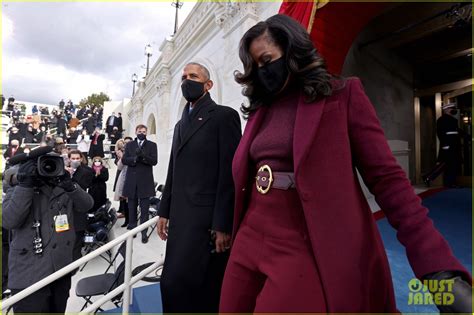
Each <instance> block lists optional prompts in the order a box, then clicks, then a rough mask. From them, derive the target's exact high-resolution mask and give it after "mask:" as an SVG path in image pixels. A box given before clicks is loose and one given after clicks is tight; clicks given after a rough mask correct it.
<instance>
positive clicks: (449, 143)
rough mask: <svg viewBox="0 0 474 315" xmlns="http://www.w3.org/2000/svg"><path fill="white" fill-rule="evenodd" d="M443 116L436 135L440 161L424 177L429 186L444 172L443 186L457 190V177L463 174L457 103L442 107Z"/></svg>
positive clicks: (439, 120)
mask: <svg viewBox="0 0 474 315" xmlns="http://www.w3.org/2000/svg"><path fill="white" fill-rule="evenodd" d="M442 110H443V115H442V116H441V117H440V118H438V120H437V121H436V134H437V136H438V139H439V152H438V160H437V162H436V165H435V167H434V169H433V170H431V171H430V172H429V173H428V174H426V175H424V176H423V181H424V182H425V184H426V185H427V186H429V185H430V183H431V181H433V180H434V179H436V177H438V176H439V175H440V174H441V173H443V172H444V176H443V186H444V187H448V188H455V187H457V186H456V176H457V175H458V174H460V173H461V164H462V154H461V138H460V136H459V131H460V129H459V122H458V120H457V118H456V115H457V114H458V109H457V108H456V104H455V103H449V104H445V105H443V106H442Z"/></svg>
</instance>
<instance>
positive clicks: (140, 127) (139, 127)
mask: <svg viewBox="0 0 474 315" xmlns="http://www.w3.org/2000/svg"><path fill="white" fill-rule="evenodd" d="M143 128H145V130H147V131H148V128H147V126H145V125H142V124H140V125H138V126H137V127H136V128H135V131H137V130H138V129H143Z"/></svg>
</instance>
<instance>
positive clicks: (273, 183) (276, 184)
mask: <svg viewBox="0 0 474 315" xmlns="http://www.w3.org/2000/svg"><path fill="white" fill-rule="evenodd" d="M255 185H256V186H257V191H258V192H259V193H261V194H262V195H265V194H266V193H268V192H269V191H270V189H271V188H275V189H282V190H288V189H290V188H296V185H295V175H294V173H292V172H272V169H271V168H270V166H268V165H263V166H262V167H260V168H259V169H258V171H257V176H256V177H255Z"/></svg>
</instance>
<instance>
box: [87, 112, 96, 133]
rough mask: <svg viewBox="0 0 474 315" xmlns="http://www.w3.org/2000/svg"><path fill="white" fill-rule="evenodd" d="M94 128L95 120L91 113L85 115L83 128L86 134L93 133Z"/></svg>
mask: <svg viewBox="0 0 474 315" xmlns="http://www.w3.org/2000/svg"><path fill="white" fill-rule="evenodd" d="M95 126H96V120H95V118H94V116H92V114H91V113H89V114H87V120H86V123H85V128H86V130H87V134H89V135H91V134H93V133H94V128H95Z"/></svg>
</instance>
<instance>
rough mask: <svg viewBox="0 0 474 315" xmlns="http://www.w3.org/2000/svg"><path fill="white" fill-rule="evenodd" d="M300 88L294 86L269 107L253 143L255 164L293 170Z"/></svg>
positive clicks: (274, 168) (252, 156)
mask: <svg viewBox="0 0 474 315" xmlns="http://www.w3.org/2000/svg"><path fill="white" fill-rule="evenodd" d="M299 95H300V93H299V89H298V88H297V87H290V88H288V89H287V90H286V91H284V92H283V93H282V94H281V95H280V96H279V97H278V99H277V100H276V101H274V102H273V103H272V104H271V105H270V106H269V107H268V108H267V111H266V113H265V117H264V118H263V121H262V124H261V126H260V128H259V131H258V133H257V135H256V136H255V138H254V139H253V141H252V144H251V145H250V158H251V160H252V161H253V162H254V165H256V166H257V167H260V166H262V165H265V164H267V165H269V166H270V168H271V169H272V171H274V172H293V132H294V126H295V119H296V109H297V107H298V98H299Z"/></svg>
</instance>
